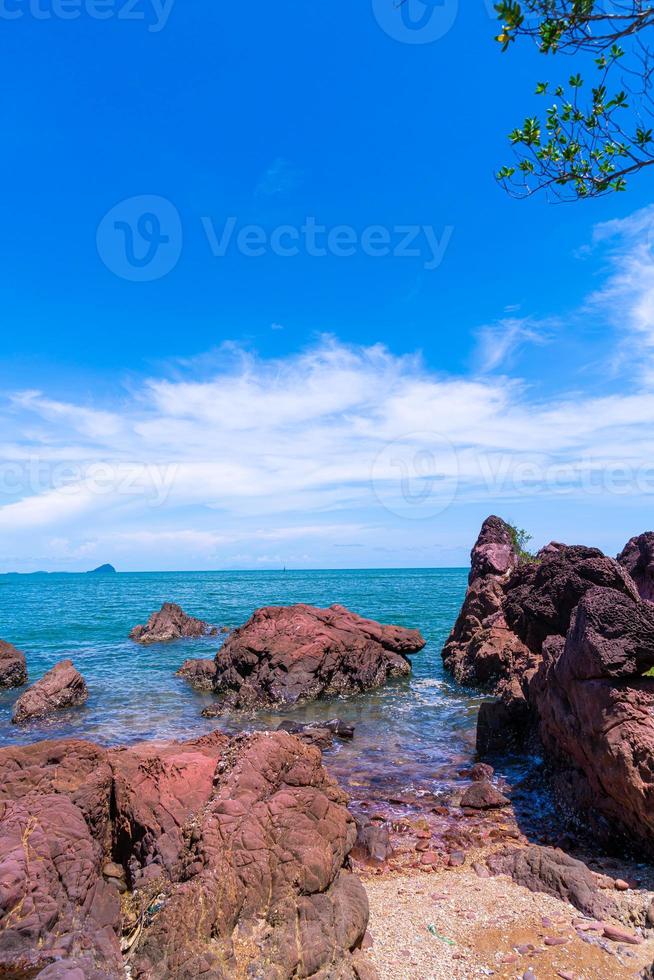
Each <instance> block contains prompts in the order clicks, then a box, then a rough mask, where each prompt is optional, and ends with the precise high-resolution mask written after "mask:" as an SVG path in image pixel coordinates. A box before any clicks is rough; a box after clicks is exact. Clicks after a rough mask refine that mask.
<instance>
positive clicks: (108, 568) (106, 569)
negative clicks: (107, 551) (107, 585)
mask: <svg viewBox="0 0 654 980" xmlns="http://www.w3.org/2000/svg"><path fill="white" fill-rule="evenodd" d="M79 574H82V575H85V574H86V575H117V574H118V573H117V571H116V569H115V568H114V566H113V565H109V564H106V565H99V566H98V567H97V568H92V569H91V570H90V571H88V572H81V573H80V572H1V573H0V576H12V577H13V576H16V575H20V576H28V575H79Z"/></svg>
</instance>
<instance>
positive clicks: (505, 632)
mask: <svg viewBox="0 0 654 980" xmlns="http://www.w3.org/2000/svg"><path fill="white" fill-rule="evenodd" d="M470 560H471V569H470V575H469V578H468V590H467V592H466V597H465V600H464V603H463V606H462V608H461V612H460V613H459V616H458V618H457V621H456V623H455V624H454V628H453V629H452V632H451V633H450V636H449V638H448V640H447V642H446V644H445V646H444V648H443V661H444V664H445V667H446V668H447V669H448V670H449V671H451V672H452V674H453V675H454V677H455V678H456V680H457V681H458V682H459V683H460V684H475V685H479V686H482V687H488V688H490V689H491V690H496V689H497V688H498V686H499V685H501V684H502V683H503V682H504V681H505V680H506V679H507V678H510V677H512V676H513V675H514V674H515V673H516V672H518V671H523V670H526V669H527V667H528V666H529V665H530V663H531V659H532V655H531V651H530V650H529V649H528V648H527V647H526V646H525V645H524V644H523V643H522V641H521V640H520V639H519V638H518V636H517V635H516V634H515V633H514V632H513V631H512V630H511V629H510V628H509V626H508V625H507V622H506V618H505V616H504V604H505V601H506V587H507V584H508V582H509V580H510V579H511V576H512V574H513V573H514V572H515V570H516V569H517V568H518V566H519V564H520V561H519V557H518V553H517V551H516V548H515V544H514V539H513V533H512V530H511V528H510V527H509V525H508V524H506V523H505V522H504V521H503V520H502V519H501V518H500V517H488V518H486V520H485V521H484V523H483V525H482V528H481V531H480V533H479V537H478V538H477V541H476V543H475V545H474V547H473V549H472V552H471V555H470Z"/></svg>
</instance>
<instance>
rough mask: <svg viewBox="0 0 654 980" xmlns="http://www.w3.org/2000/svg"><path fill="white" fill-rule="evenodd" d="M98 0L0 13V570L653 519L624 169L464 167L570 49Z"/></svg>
mask: <svg viewBox="0 0 654 980" xmlns="http://www.w3.org/2000/svg"><path fill="white" fill-rule="evenodd" d="M103 3H104V6H101V5H100V4H99V3H98V2H97V0H54V2H53V0H38V2H37V0H28V2H25V3H22V2H21V0H4V4H3V5H2V11H1V12H0V19H3V20H5V23H3V24H2V30H1V31H0V73H1V74H2V91H3V93H4V98H3V100H2V105H1V108H0V112H1V113H2V134H3V141H4V153H3V154H2V157H1V158H0V168H2V170H3V171H4V172H3V173H2V180H3V187H4V188H5V193H4V194H3V196H2V200H1V201H0V209H1V219H2V220H1V225H0V227H1V229H2V232H1V234H0V248H1V250H2V255H1V260H2V270H3V276H2V291H1V293H0V296H1V301H2V323H3V327H4V329H3V330H2V333H1V335H0V387H1V392H2V393H1V395H0V441H1V442H2V460H3V461H4V462H3V463H2V472H1V473H0V477H1V479H0V540H1V541H2V549H1V553H0V568H2V569H4V570H8V569H20V570H30V569H34V568H50V569H52V568H68V569H76V568H86V567H89V566H91V565H93V564H97V563H99V562H100V561H113V562H114V563H115V564H116V565H117V566H119V567H121V568H124V569H148V568H222V567H227V568H230V567H245V568H251V567H254V568H256V567H264V568H267V567H278V566H279V565H280V564H287V565H288V566H289V567H300V566H304V567H307V566H308V567H343V566H406V565H409V566H413V565H425V566H431V565H451V564H464V563H465V562H466V558H467V553H468V551H469V548H470V545H471V543H472V539H473V538H474V536H475V534H476V531H477V528H478V525H479V523H480V521H481V520H482V519H483V517H484V516H485V515H486V514H487V513H488V512H491V511H494V512H500V513H501V514H503V515H505V516H507V517H509V518H511V519H513V520H515V521H516V522H518V523H519V524H521V525H523V526H525V527H528V528H529V529H531V530H532V531H533V533H534V538H535V540H536V542H537V543H538V544H540V543H543V542H545V541H546V540H548V539H549V538H557V539H564V540H570V541H573V540H574V541H586V542H588V543H597V544H599V545H600V546H602V547H604V548H606V549H607V550H608V551H613V552H614V551H616V550H617V549H618V548H619V547H621V545H622V544H623V543H624V541H625V540H626V538H627V537H628V536H629V535H630V534H632V533H636V532H639V531H641V530H643V529H645V528H646V527H650V526H651V525H652V519H651V508H650V502H651V494H652V489H654V477H652V475H651V474H650V473H649V470H648V466H649V462H650V460H652V459H653V458H654V457H653V456H652V451H651V449H652V447H651V437H650V433H651V431H652V421H653V419H654V395H653V394H652V363H651V360H652V348H653V346H654V314H653V310H654V263H653V262H652V257H651V249H650V240H651V236H650V226H651V223H652V220H653V219H652V216H651V215H650V212H649V210H648V206H649V204H650V201H651V178H650V177H649V176H648V175H647V174H644V175H641V176H640V177H639V178H636V179H634V180H633V181H632V184H631V187H630V190H629V193H628V194H626V195H621V196H619V197H609V198H604V199H602V200H599V201H594V202H589V203H584V204H582V205H576V206H566V205H556V204H551V203H548V202H547V201H546V200H545V199H544V198H533V199H531V200H529V201H515V200H512V199H510V198H508V197H507V196H506V195H505V194H504V193H503V191H501V190H500V189H499V188H498V187H497V186H496V184H495V182H494V180H493V173H494V171H495V170H496V169H497V168H498V166H499V165H500V164H502V163H504V162H506V161H507V159H508V154H507V148H506V139H505V134H506V132H508V130H509V129H511V128H512V127H513V126H514V125H515V124H516V123H517V122H519V121H520V119H521V118H522V117H523V116H524V115H525V114H526V112H528V111H530V110H531V108H533V100H532V97H531V94H530V93H531V92H532V91H533V86H534V82H535V81H536V80H540V79H542V78H552V79H555V78H557V77H558V74H557V73H558V72H561V73H562V75H563V76H565V75H566V73H568V71H569V63H568V62H566V61H561V63H560V67H559V62H558V61H554V62H552V61H550V62H549V63H547V64H544V59H543V58H541V57H540V56H539V55H537V54H536V53H535V52H533V51H530V50H528V49H525V50H519V49H517V50H515V51H513V52H512V53H511V54H510V55H504V56H502V55H501V54H500V52H499V50H498V48H497V46H496V45H495V44H494V43H493V40H492V38H493V34H494V32H495V23H494V21H493V19H492V18H491V16H490V15H489V9H490V8H491V6H492V5H491V4H490V3H488V4H487V3H485V2H483V0H478V2H473V3H469V2H468V3H465V4H464V3H462V2H461V3H457V2H455V0H443V2H441V3H435V4H434V5H429V6H424V5H422V4H421V0H411V4H412V6H411V5H410V9H409V15H410V16H412V15H416V16H417V15H419V14H421V13H422V14H424V15H425V16H424V21H425V25H426V26H425V27H423V32H422V34H421V32H420V31H417V30H414V29H412V28H411V26H410V25H407V24H406V23H402V21H401V20H399V19H398V17H399V15H398V12H397V10H395V9H394V8H393V0H364V2H362V3H361V4H358V5H356V6H354V5H352V4H346V3H345V2H341V0H331V2H329V3H323V2H319V3H314V4H309V5H305V7H306V9H299V8H298V5H297V4H291V3H288V2H285V0H281V2H279V3H276V4H273V5H271V4H263V3H255V4H253V5H252V4H250V5H247V6H243V5H241V7H238V6H236V5H231V6H227V5H210V4H207V3H199V2H195V3H186V4H182V3H180V2H172V3H170V2H169V3H164V4H160V3H157V4H154V5H153V4H152V3H146V2H145V0H139V3H138V4H135V5H131V4H130V5H129V6H128V5H126V4H125V2H124V0H115V2H113V0H103ZM100 12H103V13H104V14H106V19H98V17H99V13H100ZM62 13H63V14H66V13H68V14H69V15H71V17H70V19H65V18H64V17H63V16H62ZM74 14H77V15H78V16H72V15H74ZM414 26H415V25H414ZM446 28H447V29H446ZM430 31H431V32H432V33H435V34H442V36H438V37H437V38H436V39H435V40H431V41H429V32H430ZM425 32H426V33H425ZM418 39H421V40H425V41H426V43H417V42H418ZM427 42H429V43H427ZM143 216H145V223H144V224H142V225H140V226H139V224H138V221H139V218H141V217H143ZM139 228H140V230H141V231H142V232H143V234H140V232H139ZM312 229H313V231H312ZM312 235H313V238H314V240H313V242H312V241H311V236H312ZM162 236H163V239H164V241H163V243H162V242H161V241H160V239H161V237H162ZM221 239H222V240H223V247H222V248H221V245H220V243H221ZM130 245H131V246H132V248H133V257H134V258H135V261H134V262H131V261H130V260H129V259H128V252H126V248H128V247H130ZM150 245H152V247H153V248H154V249H155V251H157V258H156V260H154V261H153V263H149V262H147V259H148V249H149V247H150ZM407 252H408V253H409V254H405V253H407ZM220 253H224V254H220ZM250 253H252V254H250ZM259 253H261V254H259ZM129 254H131V253H129Z"/></svg>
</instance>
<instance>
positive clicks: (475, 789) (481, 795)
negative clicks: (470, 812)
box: [461, 780, 511, 810]
mask: <svg viewBox="0 0 654 980" xmlns="http://www.w3.org/2000/svg"><path fill="white" fill-rule="evenodd" d="M510 804H511V801H510V800H508V799H507V798H506V796H504V794H503V793H500V791H499V790H498V789H495V787H494V786H493V784H492V783H489V782H488V780H482V781H481V782H475V783H472V784H471V785H470V786H469V787H468V788H467V790H466V791H465V793H464V794H463V796H462V797H461V806H462V807H468V808H469V809H474V810H497V809H500V808H501V807H504V806H510Z"/></svg>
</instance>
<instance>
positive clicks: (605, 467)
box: [0, 209, 654, 568]
mask: <svg viewBox="0 0 654 980" xmlns="http://www.w3.org/2000/svg"><path fill="white" fill-rule="evenodd" d="M653 215H654V209H648V211H647V212H644V213H642V212H641V213H638V214H636V215H634V216H632V218H631V219H628V220H627V221H624V222H612V223H610V225H605V226H600V227H599V228H598V229H597V230H596V232H595V236H594V242H595V247H596V248H603V249H606V253H605V254H606V257H607V261H608V269H607V272H606V277H605V281H604V283H603V285H602V286H601V287H600V288H599V289H597V290H595V292H594V293H593V294H592V296H591V297H590V298H589V300H588V303H587V304H586V306H585V308H584V309H585V314H586V315H587V316H598V315H602V316H604V317H608V316H610V317H612V318H613V319H614V322H615V328H616V330H617V336H618V348H619V349H620V350H621V351H622V356H624V352H625V351H626V349H627V347H626V346H625V345H631V348H630V349H631V350H632V352H636V351H640V352H641V354H642V352H643V351H644V352H646V353H647V356H648V357H649V356H650V355H652V354H654V319H653V316H652V311H653V310H654V267H653V263H652V257H651V254H650V244H649V228H650V219H651V218H652V216H653ZM582 315H584V310H578V311H576V312H575V316H578V317H581V316H582ZM556 325H557V321H554V320H551V319H550V320H537V319H535V318H530V317H522V318H518V317H506V318H504V319H502V320H501V321H499V322H498V323H497V324H495V325H493V326H487V327H484V328H482V329H481V330H480V331H479V334H478V341H479V349H478V361H477V364H476V367H475V370H473V371H472V372H471V373H469V374H467V375H461V376H454V375H451V374H444V373H442V372H439V371H437V370H434V369H433V368H430V367H428V366H427V365H426V364H425V363H423V361H422V360H421V358H420V356H419V355H417V354H407V355H405V356H398V355H396V354H394V353H392V352H390V351H389V350H388V349H386V348H385V347H384V346H382V345H379V344H377V345H372V346H367V347H364V346H355V345H347V344H343V343H340V342H339V341H338V340H336V339H334V338H332V337H324V338H322V339H321V340H320V341H319V342H318V343H317V344H316V345H315V346H314V347H312V348H310V349H308V350H305V351H302V352H300V353H297V354H294V355H288V356H284V357H278V358H272V359H270V358H268V359H265V358H260V357H257V356H256V355H253V354H252V353H250V352H246V351H243V350H240V349H238V348H235V347H234V346H233V345H227V346H225V347H224V348H220V349H218V350H215V351H213V352H211V355H210V356H207V357H204V358H198V359H193V360H187V361H183V362H182V361H180V362H178V363H177V364H175V365H170V366H169V367H168V368H166V369H165V370H164V369H161V370H160V371H159V372H157V373H156V374H153V375H152V376H151V377H148V378H143V379H141V380H140V382H139V383H138V384H137V385H134V384H133V382H132V384H131V386H130V387H123V388H117V390H116V394H115V396H114V397H113V398H112V399H110V400H109V401H106V400H105V401H104V402H103V403H102V404H95V403H92V402H87V403H80V402H79V401H78V400H75V399H73V398H71V399H70V400H68V401H66V400H63V399H61V398H53V397H51V396H50V395H49V394H48V393H47V392H43V391H34V390H30V391H18V392H13V393H11V394H10V395H9V396H8V397H7V398H6V399H5V401H4V403H2V402H0V441H1V442H2V445H1V448H2V451H3V459H4V461H5V462H4V464H3V465H2V466H1V467H0V532H1V533H2V539H3V545H4V555H9V554H13V555H17V554H23V555H25V556H26V560H28V561H29V558H30V556H36V555H38V556H40V557H39V562H40V563H43V561H44V558H46V559H47V555H48V554H50V555H51V558H50V561H51V562H52V563H56V562H57V561H62V560H66V561H68V562H70V563H72V564H75V563H76V564H77V565H80V564H83V563H84V562H86V563H88V561H89V560H91V559H92V558H93V557H97V558H98V559H102V560H108V559H110V558H111V557H112V556H113V555H119V556H120V558H121V561H122V562H123V564H124V565H126V566H128V567H155V566H160V567H172V568H174V567H203V566H206V565H213V566H220V565H223V564H229V563H230V562H231V563H238V562H241V563H246V564H248V563H249V564H253V565H254V564H258V563H261V562H263V563H264V564H265V563H269V564H274V563H275V562H276V561H278V560H279V561H280V562H281V561H286V560H288V559H289V556H292V555H295V556H296V558H297V560H298V561H302V562H308V563H313V564H314V565H315V564H325V563H329V561H330V560H332V561H335V560H337V559H335V558H334V557H333V556H334V555H335V554H336V553H337V552H338V553H339V554H341V555H342V553H343V548H349V547H353V546H358V547H357V554H358V555H360V556H361V558H360V560H361V563H364V564H365V563H366V560H367V562H368V563H372V561H374V556H375V555H376V554H377V553H378V552H379V550H380V549H382V550H383V551H384V554H386V555H388V556H389V558H388V560H389V561H397V560H399V559H398V556H403V557H402V558H401V560H402V561H403V562H404V563H411V559H412V557H413V558H415V556H417V555H421V556H422V555H428V554H429V553H433V554H434V555H436V553H437V552H436V550H434V549H436V548H437V547H438V549H440V550H439V551H438V554H439V556H440V555H441V554H448V551H447V549H448V547H449V546H450V544H451V543H452V541H453V540H454V538H455V530H453V528H454V524H455V518H456V517H457V515H461V514H463V513H467V512H468V511H469V510H470V508H472V509H475V508H483V510H486V509H496V508H501V507H502V506H504V505H505V504H506V505H507V506H509V505H510V506H512V507H513V506H518V507H519V506H522V504H524V502H525V501H531V502H532V504H533V501H534V500H536V499H537V500H538V501H539V506H540V502H543V501H561V500H563V499H575V500H577V501H585V502H589V501H593V502H596V501H597V500H602V501H604V500H609V499H614V498H615V497H616V495H619V496H620V499H621V500H626V499H630V500H634V501H635V500H639V501H642V500H649V499H651V496H652V494H654V468H653V467H654V391H653V386H652V373H651V371H649V370H644V371H642V370H640V366H639V365H640V361H639V362H638V363H636V360H635V358H634V362H633V365H631V364H630V363H629V361H625V364H624V365H623V366H624V368H625V369H630V375H629V378H628V382H627V383H625V384H623V385H622V387H621V388H618V389H617V390H616V386H615V385H614V386H613V387H608V386H607V387H603V385H602V381H603V376H602V373H601V372H600V373H599V374H598V376H597V377H596V378H594V380H593V385H592V387H589V386H586V387H585V388H584V390H576V391H568V392H563V393H561V392H560V389H559V387H558V386H556V385H554V384H553V385H551V386H550V387H549V389H548V387H547V386H546V385H541V386H540V387H539V388H538V394H537V395H536V394H535V393H534V389H533V388H532V387H531V386H530V385H529V384H527V383H525V381H524V380H523V379H522V378H521V377H520V376H519V375H516V374H513V375H512V374H511V373H510V369H511V367H512V365H514V364H515V360H514V359H515V358H516V356H517V354H518V353H519V352H520V351H521V350H523V349H526V348H527V347H530V348H531V347H532V346H533V345H542V344H544V343H546V342H547V341H548V340H550V339H551V337H552V336H553V334H554V329H555V327H556ZM475 513H476V511H475ZM442 515H445V516H442ZM432 528H433V529H436V528H437V529H438V538H439V539H440V540H439V542H438V545H437V543H436V538H434V540H433V542H432V543H430V539H429V535H430V534H431V533H432ZM636 529H638V528H636ZM467 533H468V532H467ZM448 535H449V536H448ZM463 540H465V538H464V539H463ZM430 548H431V549H432V551H431V552H430ZM44 552H45V555H44ZM330 555H331V556H332V558H331V559H330V557H329V556H330ZM62 556H64V557H62ZM0 560H2V556H0ZM7 560H8V559H5V561H7ZM424 560H426V561H428V559H423V561H424Z"/></svg>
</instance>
